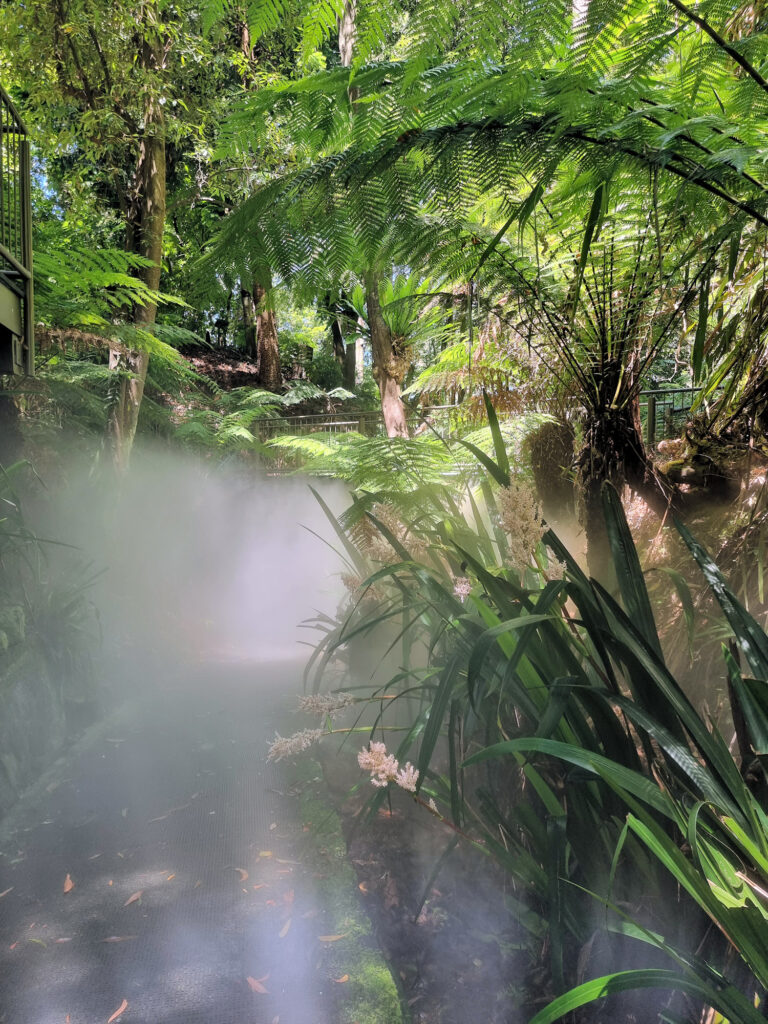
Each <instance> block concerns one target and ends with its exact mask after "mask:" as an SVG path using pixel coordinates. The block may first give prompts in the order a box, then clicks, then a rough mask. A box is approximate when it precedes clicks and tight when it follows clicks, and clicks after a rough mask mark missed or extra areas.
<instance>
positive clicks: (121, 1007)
mask: <svg viewBox="0 0 768 1024" xmlns="http://www.w3.org/2000/svg"><path fill="white" fill-rule="evenodd" d="M127 1009H128V1000H127V999H124V1000H123V1001H122V1003H120V1005H119V1006H118V1008H117V1009H116V1010H115V1012H114V1013H113V1014H112V1016H111V1017H110V1018H109V1020H108V1021H107V1024H112V1021H115V1020H117V1018H118V1017H119V1016H121V1014H123V1013H125V1011H126V1010H127Z"/></svg>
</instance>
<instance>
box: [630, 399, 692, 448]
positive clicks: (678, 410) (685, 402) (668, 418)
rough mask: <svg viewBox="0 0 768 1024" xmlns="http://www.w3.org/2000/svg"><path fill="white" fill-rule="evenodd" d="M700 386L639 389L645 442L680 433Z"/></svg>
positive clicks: (650, 443)
mask: <svg viewBox="0 0 768 1024" xmlns="http://www.w3.org/2000/svg"><path fill="white" fill-rule="evenodd" d="M700 392H701V388H664V389H657V390H653V391H641V392H640V419H641V421H642V424H643V436H644V439H645V443H646V444H647V445H648V446H649V447H652V446H653V445H656V444H658V442H659V441H664V440H666V439H668V438H673V437H679V436H680V434H681V433H682V431H683V429H684V428H685V424H686V423H687V422H688V420H689V419H690V414H691V408H692V407H693V403H694V402H695V400H696V397H697V396H698V395H699V394H700Z"/></svg>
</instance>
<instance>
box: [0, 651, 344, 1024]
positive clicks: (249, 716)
mask: <svg viewBox="0 0 768 1024" xmlns="http://www.w3.org/2000/svg"><path fill="white" fill-rule="evenodd" d="M299 687H300V683H299V671H298V669H296V668H295V667H293V666H290V665H287V666H286V665H283V666H282V667H274V666H273V667H269V666H247V667H246V666H240V667H232V666H211V667H209V668H206V669H204V670H203V669H201V670H198V673H197V677H196V678H194V679H188V678H187V679H184V680H183V681H179V682H176V683H173V682H169V681H167V680H165V679H158V680H157V682H156V684H153V687H151V688H150V689H154V693H151V694H150V697H149V698H146V697H145V698H143V699H142V700H141V701H139V700H137V701H134V702H129V704H128V705H127V706H126V707H125V709H124V710H123V712H122V713H121V714H120V715H118V716H117V718H115V719H114V720H113V722H112V723H111V724H110V725H109V726H108V727H107V729H106V730H99V734H98V736H97V737H92V738H91V740H90V741H88V742H84V743H82V744H81V745H80V747H79V748H76V749H75V751H74V752H73V754H72V755H71V757H70V758H69V760H68V761H67V762H65V763H64V764H63V765H59V766H58V767H57V770H56V772H55V773H49V775H48V776H46V778H45V779H44V780H43V783H42V784H41V785H40V786H38V787H37V788H36V789H35V791H34V792H33V793H31V794H30V795H28V796H27V798H26V799H25V800H24V801H22V803H21V804H20V805H19V806H17V808H16V809H15V810H14V811H13V812H12V815H11V816H10V817H9V819H8V820H7V822H6V823H5V825H4V827H3V830H2V833H0V894H2V893H4V892H5V890H9V891H7V892H5V894H4V895H2V896H0V1022H2V1024H106V1022H107V1021H108V1020H111V1019H112V1017H111V1015H112V1014H113V1013H114V1012H115V1011H117V1010H118V1008H119V1007H121V1006H122V1004H123V1001H126V1002H127V1008H126V1009H125V1010H124V1011H123V1013H122V1016H119V1017H116V1018H115V1019H116V1020H119V1021H120V1022H122V1024H274V1022H279V1024H333V1019H334V1013H333V1010H332V1009H331V1006H332V1003H333V997H334V992H333V991H332V990H333V989H334V988H335V986H334V985H333V983H332V981H331V980H330V978H329V977H328V976H327V973H324V971H323V966H322V955H321V954H320V952H319V943H318V935H320V934H323V931H322V913H321V910H320V908H319V907H318V904H317V899H316V894H315V889H314V886H315V880H314V879H313V877H312V872H311V870H310V869H309V868H304V867H302V866H301V865H300V864H298V863H297V862H296V856H295V854H296V841H297V835H298V834H300V826H298V825H297V822H296V813H297V812H296V801H293V800H290V799H289V798H287V797H286V796H284V795H281V791H282V790H283V789H284V787H285V785H286V784H285V782H284V780H283V778H282V772H281V770H280V767H279V766H273V765H268V764H267V763H266V762H265V754H266V750H267V743H268V740H269V739H270V738H271V737H272V736H273V735H274V732H275V729H276V728H281V726H282V728H281V731H283V730H284V729H289V730H290V729H292V728H296V727H298V726H297V725H294V724H293V723H292V722H291V719H290V716H286V713H285V712H286V705H288V706H290V705H293V704H294V703H295V699H296V698H295V695H296V693H297V692H298V690H299ZM286 694H288V695H290V696H288V697H287V696H286ZM68 878H69V879H71V881H72V883H73V888H71V889H70V891H68V892H65V891H64V890H65V888H67V887H68V884H69V883H68ZM137 893H140V895H136V894H137ZM249 979H250V981H249ZM262 989H264V990H265V991H261V990H262Z"/></svg>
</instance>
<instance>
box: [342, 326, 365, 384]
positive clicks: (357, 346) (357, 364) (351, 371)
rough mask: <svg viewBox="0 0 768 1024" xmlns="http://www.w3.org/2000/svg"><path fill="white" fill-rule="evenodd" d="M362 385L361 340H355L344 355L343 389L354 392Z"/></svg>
mask: <svg viewBox="0 0 768 1024" xmlns="http://www.w3.org/2000/svg"><path fill="white" fill-rule="evenodd" d="M362 383H363V339H362V338H355V340H354V341H350V342H349V343H348V345H347V346H346V352H345V353H344V387H345V388H346V389H347V390H348V391H354V390H355V388H356V387H359V386H360V385H361V384H362Z"/></svg>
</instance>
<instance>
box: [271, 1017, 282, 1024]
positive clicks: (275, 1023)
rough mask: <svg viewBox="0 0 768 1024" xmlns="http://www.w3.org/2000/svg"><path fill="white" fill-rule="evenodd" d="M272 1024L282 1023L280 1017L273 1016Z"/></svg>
mask: <svg viewBox="0 0 768 1024" xmlns="http://www.w3.org/2000/svg"><path fill="white" fill-rule="evenodd" d="M272 1024H280V1018H279V1017H273V1018H272Z"/></svg>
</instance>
